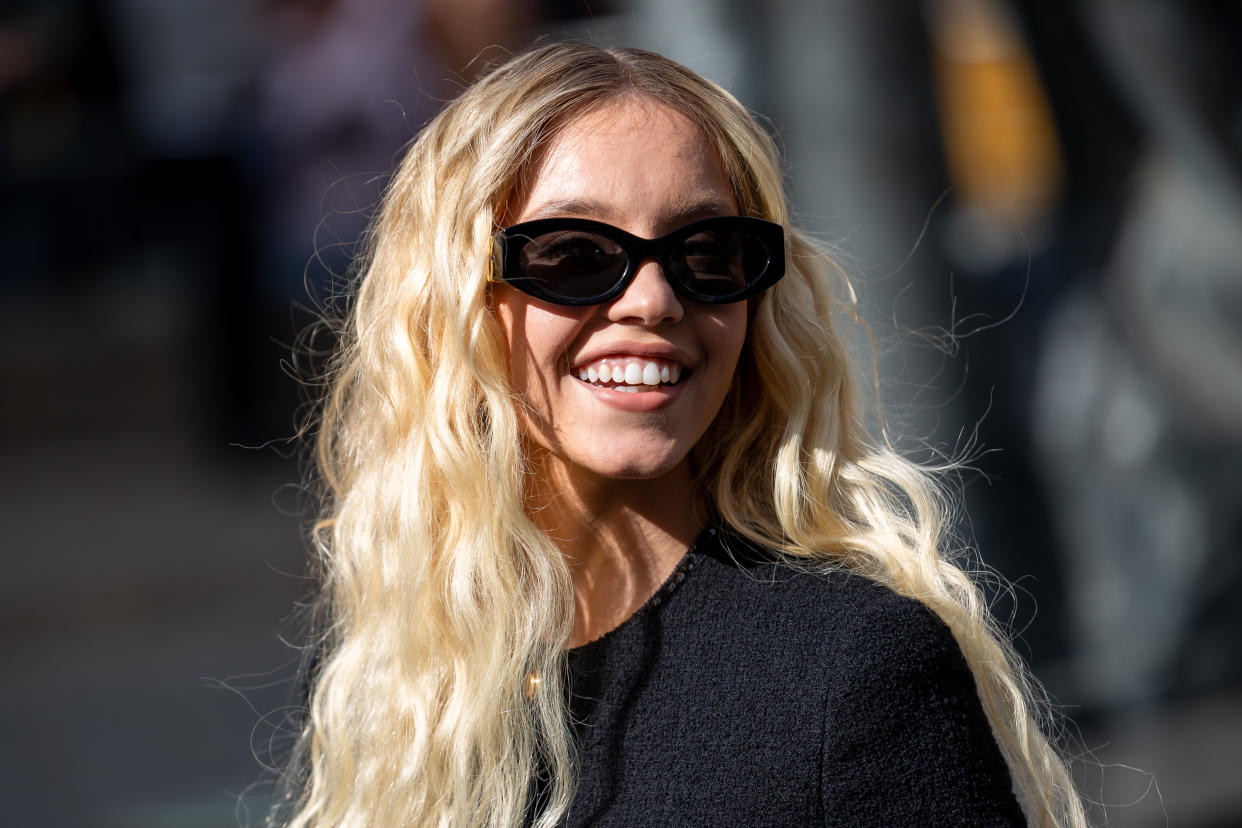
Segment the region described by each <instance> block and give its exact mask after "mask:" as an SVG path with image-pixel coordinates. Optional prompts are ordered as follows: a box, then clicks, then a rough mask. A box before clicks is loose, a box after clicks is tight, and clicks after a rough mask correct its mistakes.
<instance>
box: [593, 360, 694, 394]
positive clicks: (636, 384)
mask: <svg viewBox="0 0 1242 828" xmlns="http://www.w3.org/2000/svg"><path fill="white" fill-rule="evenodd" d="M578 379H580V380H582V381H583V382H587V383H591V384H592V385H611V386H612V387H613V388H614V389H615V390H617V391H628V392H637V391H638V390H639V389H640V388H643V387H644V386H649V387H653V386H657V385H661V384H664V385H673V384H675V383H676V382H677V381H678V380H679V379H681V366H680V365H678V364H677V363H675V362H656V361H655V360H651V359H625V360H610V359H602V360H600V361H598V362H592V363H591V364H590V365H587V366H584V367H582V368H579V369H578Z"/></svg>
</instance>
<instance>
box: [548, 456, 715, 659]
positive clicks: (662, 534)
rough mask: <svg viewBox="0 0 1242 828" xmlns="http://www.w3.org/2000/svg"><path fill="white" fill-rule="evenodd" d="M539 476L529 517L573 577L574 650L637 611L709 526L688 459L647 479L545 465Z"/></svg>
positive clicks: (570, 643) (611, 628)
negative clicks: (706, 523) (612, 476)
mask: <svg viewBox="0 0 1242 828" xmlns="http://www.w3.org/2000/svg"><path fill="white" fill-rule="evenodd" d="M553 463H555V461H553ZM536 479H538V480H539V481H540V484H539V485H538V486H537V490H536V491H535V492H533V493H532V499H533V501H534V502H533V503H532V506H534V507H535V508H533V509H532V514H531V516H532V518H533V520H534V521H535V525H536V526H538V527H539V528H540V529H541V530H542V531H543V532H544V534H546V535H547V536H548V537H549V538H550V539H551V540H552V542H553V543H555V544H556V545H557V547H559V548H560V550H561V553H562V554H563V555H564V556H565V560H566V561H567V562H568V564H569V567H570V572H571V574H572V576H573V581H574V608H575V612H574V631H573V636H572V637H571V639H570V641H569V646H570V647H578V646H581V645H583V644H586V643H588V642H590V641H594V640H595V639H596V638H599V637H600V636H601V635H604V634H605V633H607V632H609V631H610V630H613V629H615V628H616V627H617V626H619V625H620V624H621V623H623V622H624V621H625V620H626V619H628V618H629V617H630V616H631V615H633V614H634V613H635V612H636V611H637V610H638V609H639V607H641V606H642V605H643V604H644V603H646V601H647V599H648V598H650V597H651V596H652V595H654V594H655V592H656V590H657V589H659V588H660V585H661V584H663V583H664V581H665V580H666V579H667V578H668V576H669V575H670V574H671V573H672V571H673V569H674V568H676V566H677V563H678V562H679V561H680V560H681V559H682V557H683V556H684V555H685V552H686V548H687V547H688V546H689V545H690V544H691V543H692V542H693V541H694V539H695V537H696V536H697V535H698V533H699V532H700V531H702V529H703V526H704V523H705V510H703V509H702V508H701V504H700V502H699V498H697V497H696V495H695V492H694V482H693V475H692V473H691V470H690V464H689V462H688V461H685V462H682V463H681V464H680V465H678V466H677V467H676V468H675V469H673V470H672V471H670V472H668V473H667V474H665V475H663V476H661V477H658V478H653V479H646V480H615V479H608V478H598V477H596V476H594V475H586V474H573V473H570V472H568V471H566V470H564V469H560V470H554V469H552V468H546V467H545V468H544V469H542V470H541V473H540V474H538V475H536Z"/></svg>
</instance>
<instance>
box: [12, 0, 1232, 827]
mask: <svg viewBox="0 0 1242 828" xmlns="http://www.w3.org/2000/svg"><path fill="white" fill-rule="evenodd" d="M538 37H543V38H545V39H565V38H585V39H590V40H593V41H596V42H599V43H603V44H623V45H636V46H642V47H647V48H653V49H655V50H657V51H661V52H663V53H665V54H667V55H669V56H670V57H673V58H674V59H676V60H679V61H681V62H683V63H685V64H687V65H688V66H690V67H691V68H693V69H695V70H696V71H698V72H700V73H702V74H704V75H706V76H708V77H711V78H713V79H715V80H717V81H718V82H720V83H722V84H723V85H724V86H726V87H727V88H729V89H731V90H732V91H733V92H734V93H735V94H736V95H738V97H739V98H741V99H742V101H743V102H744V103H746V104H747V105H748V106H749V107H751V108H752V109H754V110H755V111H757V112H760V113H763V114H764V115H765V116H766V118H767V121H766V123H767V124H768V126H769V127H770V128H771V130H772V132H773V134H774V135H775V136H776V137H777V139H778V141H779V142H780V144H781V146H782V148H783V151H784V153H785V156H786V160H787V171H788V172H787V176H788V183H789V186H790V189H791V192H792V195H793V199H794V203H795V207H796V211H797V217H798V221H799V223H800V225H801V226H802V227H804V228H806V229H807V230H809V231H811V232H812V233H814V234H815V235H816V236H817V237H819V238H820V239H822V240H823V241H824V242H825V243H826V244H828V245H830V246H831V247H832V248H833V249H835V250H836V252H837V254H838V256H839V258H840V259H841V261H842V262H843V263H844V264H845V266H846V267H847V269H848V270H849V271H850V273H851V274H852V275H853V276H854V278H855V279H856V282H857V285H858V288H859V290H860V293H861V296H862V300H863V303H864V313H865V315H866V318H867V319H868V321H869V322H870V324H871V326H872V327H873V328H874V329H875V331H876V333H877V335H878V336H879V342H880V351H879V357H880V371H881V375H882V377H883V396H884V401H885V405H886V413H887V415H888V416H889V418H890V421H891V423H892V426H893V430H894V432H895V433H896V434H899V435H901V439H902V444H903V445H904V446H905V447H906V448H908V449H909V450H910V451H912V452H913V453H915V454H916V455H917V456H921V457H922V458H923V459H935V458H936V457H937V456H941V455H943V454H946V453H947V454H950V455H960V454H963V453H967V454H969V455H970V456H971V457H973V462H972V465H973V467H974V468H975V469H976V471H974V472H971V473H968V474H966V475H965V476H964V477H963V491H964V496H965V502H966V505H967V510H966V514H965V516H964V518H963V523H962V526H961V532H962V533H963V535H964V536H966V537H969V538H973V543H975V544H977V545H978V548H979V549H980V552H981V555H982V557H983V559H984V560H985V561H986V562H987V563H988V564H989V565H990V566H991V567H993V568H995V569H996V570H997V571H998V572H999V573H1001V574H1002V575H1004V576H1005V577H1006V578H1007V579H1009V580H1010V581H1011V582H1012V583H1013V584H1014V585H1015V589H1014V590H1012V591H1011V592H1003V591H1001V592H997V593H996V595H995V597H994V600H995V601H996V608H997V611H998V613H1000V615H1001V616H1002V617H1003V618H1004V619H1005V620H1006V622H1007V623H1009V624H1010V625H1011V626H1012V628H1013V629H1014V630H1015V631H1016V632H1017V633H1019V634H1020V640H1019V649H1020V650H1021V652H1022V653H1023V654H1024V655H1025V656H1026V657H1028V658H1029V660H1030V662H1031V665H1032V667H1033V670H1034V672H1035V673H1036V675H1037V676H1038V677H1039V678H1040V679H1041V680H1042V681H1043V682H1044V683H1045V685H1046V686H1047V688H1048V690H1049V692H1050V694H1051V695H1052V697H1053V698H1054V700H1055V701H1056V703H1057V705H1058V706H1059V709H1060V710H1061V711H1062V712H1063V714H1064V715H1065V717H1066V722H1065V729H1066V737H1067V739H1068V740H1069V741H1068V742H1067V743H1068V744H1070V745H1072V748H1071V750H1072V755H1073V756H1074V757H1075V758H1076V761H1075V765H1074V770H1075V774H1076V775H1077V777H1078V779H1079V781H1080V784H1081V785H1082V788H1083V791H1084V792H1085V794H1086V795H1087V796H1088V797H1089V798H1090V799H1091V800H1092V801H1093V803H1094V804H1093V806H1092V808H1093V820H1094V821H1095V822H1096V823H1099V824H1104V823H1106V822H1107V823H1109V824H1112V825H1119V826H1129V825H1134V826H1163V825H1166V824H1173V825H1179V826H1229V825H1242V786H1240V785H1238V784H1237V780H1238V768H1239V767H1242V648H1240V647H1239V636H1240V633H1242V601H1239V600H1237V599H1236V598H1235V594H1237V592H1238V590H1239V588H1242V557H1240V556H1239V554H1238V552H1239V541H1240V539H1242V65H1240V64H1242V52H1239V50H1238V49H1237V44H1238V43H1240V42H1242V5H1240V4H1238V3H1236V2H1206V1H1200V0H1044V2H1036V0H1029V1H1028V0H1021V1H1019V0H924V1H923V2H909V3H859V2H846V0H769V1H768V2H765V3H763V4H760V3H758V2H754V1H753V0H679V2H675V3H674V2H666V0H589V2H587V0H453V1H452V2H448V1H447V0H4V2H3V3H0V193H2V196H3V197H2V198H0V379H2V381H3V385H4V388H5V389H6V391H5V395H4V398H5V399H6V400H8V402H7V403H5V404H4V405H2V406H0V424H2V426H0V526H2V527H3V531H2V534H0V538H2V540H0V548H2V549H3V566H4V569H3V572H4V577H3V578H2V579H0V664H2V665H3V668H2V669H3V673H4V679H3V681H2V682H0V809H2V810H0V813H3V815H4V816H3V819H4V821H5V823H6V824H10V825H23V826H25V825H32V826H83V825H84V826H135V828H143V827H144V826H170V827H171V828H179V827H180V828H190V827H191V826H230V825H235V824H243V825H244V824H255V823H256V822H258V821H259V819H260V818H261V815H262V803H263V801H264V800H265V797H266V796H267V795H268V794H269V792H270V784H271V774H270V773H268V772H267V771H265V768H264V765H265V763H271V762H272V761H275V760H274V758H273V757H274V756H276V757H278V756H279V753H280V750H281V749H282V748H283V747H285V746H287V743H288V734H287V733H285V732H284V730H283V728H282V721H283V716H284V713H285V709H284V705H286V704H287V703H288V701H289V699H290V697H291V692H292V691H291V688H290V681H291V677H292V676H293V674H294V672H295V667H296V665H295V661H296V652H295V651H294V650H293V649H292V648H291V647H289V646H288V645H287V644H286V643H284V642H285V640H287V639H290V638H292V639H296V635H297V625H296V620H295V619H294V618H293V613H294V607H295V603H296V602H298V601H300V600H303V599H304V598H305V597H306V596H307V594H308V593H309V591H310V589H311V585H310V583H309V582H308V581H307V580H306V579H305V577H304V575H305V571H306V557H305V551H304V545H303V540H302V538H303V535H302V531H303V516H304V510H305V508H306V505H307V504H306V498H305V496H304V495H303V494H302V492H301V489H300V487H299V480H300V479H301V469H300V465H299V461H298V454H297V449H296V447H295V445H294V444H292V443H291V442H289V439H288V438H289V437H290V436H291V435H292V434H293V432H294V429H295V422H296V421H297V412H298V408H299V406H300V405H301V404H302V402H303V400H304V397H303V395H302V392H301V391H300V390H299V388H298V386H297V384H296V383H294V382H293V381H292V380H290V379H289V378H288V375H287V374H288V368H289V364H290V363H291V362H292V361H293V357H292V351H291V345H292V343H293V342H294V338H295V336H296V332H297V331H298V330H300V329H302V328H303V327H304V326H305V325H306V323H307V322H308V320H309V319H310V314H309V312H308V310H307V308H308V307H311V306H313V304H314V303H315V302H316V301H322V300H323V299H324V298H325V297H327V296H328V295H329V293H330V292H331V290H332V285H333V283H334V282H333V280H334V278H339V277H340V276H342V275H343V274H344V273H345V272H346V270H347V268H348V263H349V261H350V256H351V252H352V250H353V246H354V243H355V241H356V238H357V235H358V233H359V232H360V231H361V230H362V228H363V227H364V226H365V224H366V220H367V217H368V215H369V213H370V211H371V209H372V207H373V205H374V204H375V201H376V198H377V197H378V195H379V193H380V192H381V191H382V188H383V186H384V183H385V181H386V176H387V174H388V171H389V170H390V168H391V167H392V165H393V163H394V161H395V159H396V158H397V157H399V153H400V149H401V147H402V146H403V145H404V144H406V143H407V142H408V141H409V140H410V139H411V138H412V137H413V136H414V135H415V134H416V133H417V131H418V129H419V128H420V127H421V126H422V125H423V124H424V123H425V122H426V121H427V119H428V118H430V117H431V116H432V115H434V114H435V112H436V111H437V109H438V108H439V107H440V106H441V105H442V104H443V102H444V101H446V100H449V99H451V98H452V97H453V96H454V95H455V94H456V93H457V92H458V91H459V90H460V89H461V88H462V86H463V84H465V83H466V82H468V80H469V79H470V78H471V77H473V76H474V75H475V74H477V73H478V72H479V71H480V70H481V69H482V68H483V67H485V66H486V65H487V64H488V63H489V62H490V61H493V60H495V59H497V58H499V57H501V56H503V55H504V54H506V53H507V50H514V49H520V48H522V47H523V46H525V45H527V44H529V43H530V42H532V41H533V40H534V39H536V38H538Z"/></svg>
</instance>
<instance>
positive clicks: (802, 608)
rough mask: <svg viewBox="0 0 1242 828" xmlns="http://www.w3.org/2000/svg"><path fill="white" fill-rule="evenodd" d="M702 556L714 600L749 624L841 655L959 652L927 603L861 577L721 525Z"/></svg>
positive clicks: (702, 563) (947, 631)
mask: <svg viewBox="0 0 1242 828" xmlns="http://www.w3.org/2000/svg"><path fill="white" fill-rule="evenodd" d="M700 557H701V561H700V562H699V563H698V564H697V566H698V567H701V568H703V569H704V570H705V571H704V572H703V573H700V575H699V576H698V577H701V578H702V579H703V580H704V581H708V582H713V583H712V586H713V587H714V589H715V590H716V591H717V592H718V595H717V596H716V597H715V599H714V600H715V601H717V602H720V603H723V605H724V606H725V607H726V608H727V609H730V610H734V611H741V614H742V615H744V616H746V617H749V618H751V619H752V620H754V621H762V620H763V619H768V620H770V621H771V622H773V623H781V624H782V626H786V627H787V629H785V630H784V632H785V634H786V635H795V636H797V635H799V634H801V635H804V636H807V637H813V638H815V639H819V640H822V641H825V642H826V643H827V644H829V645H831V649H834V650H838V651H841V652H840V653H839V654H843V655H848V654H851V653H854V652H857V651H863V652H865V653H866V654H867V655H868V656H869V657H882V656H883V655H891V654H895V653H897V652H910V651H914V652H919V653H935V652H944V651H951V652H952V653H953V654H957V653H958V648H957V646H956V644H955V643H954V640H953V636H952V634H951V633H950V632H949V630H948V628H947V627H946V626H945V624H944V622H942V621H941V620H940V618H939V617H938V616H937V615H936V614H935V613H934V612H933V611H932V610H931V609H930V608H928V607H927V605H925V604H923V603H922V602H920V601H918V600H916V599H914V598H910V597H907V596H904V595H900V594H898V593H896V592H894V591H893V590H892V589H890V588H889V587H887V586H885V585H883V584H881V583H879V582H877V581H875V580H872V579H871V578H868V577H866V576H864V575H862V574H859V573H856V572H853V571H850V570H847V569H845V568H843V567H839V566H838V567H834V566H831V565H828V564H817V563H813V562H803V561H800V560H792V559H790V558H788V557H786V556H783V555H781V554H780V553H778V552H775V551H773V550H770V549H766V548H764V547H761V546H758V545H756V544H754V543H753V542H751V541H749V540H747V539H745V538H743V537H741V536H740V535H737V534H735V533H732V532H729V531H726V530H719V531H718V533H717V534H716V536H715V542H714V543H712V544H709V545H706V546H705V547H704V548H702V549H701V550H700ZM735 615H736V613H735Z"/></svg>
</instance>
